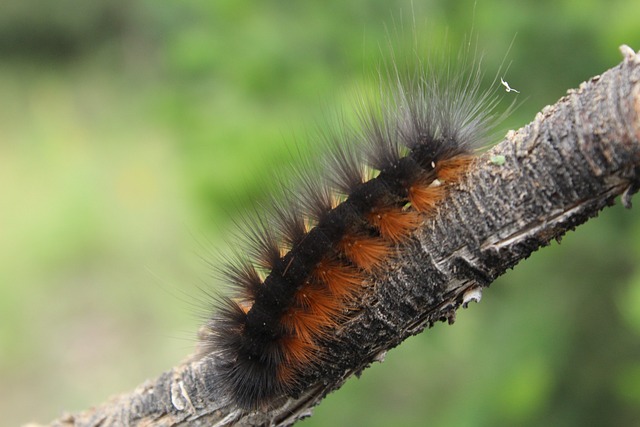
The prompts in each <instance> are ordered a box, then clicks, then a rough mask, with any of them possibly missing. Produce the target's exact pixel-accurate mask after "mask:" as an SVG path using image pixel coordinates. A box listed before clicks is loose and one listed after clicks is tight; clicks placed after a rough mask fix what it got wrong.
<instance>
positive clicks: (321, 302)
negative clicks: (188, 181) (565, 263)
mask: <svg viewBox="0 0 640 427" xmlns="http://www.w3.org/2000/svg"><path fill="white" fill-rule="evenodd" d="M465 54H466V55H468V56H470V58H471V59H470V60H467V58H466V57H464V55H465ZM461 55H462V56H461V57H459V58H457V60H454V61H453V63H451V62H450V61H447V60H443V59H442V58H436V59H439V60H436V61H429V60H425V61H421V60H416V61H415V64H414V65H415V66H414V70H413V71H412V72H408V73H405V72H403V71H400V66H399V65H398V62H397V59H396V58H395V57H394V59H393V61H394V62H393V63H392V65H391V66H389V67H386V68H382V70H383V71H380V72H379V75H380V79H381V83H380V93H379V96H377V102H376V103H374V104H371V103H367V102H366V101H364V100H365V99H367V98H366V97H362V98H360V100H361V101H362V104H363V107H360V108H359V109H358V111H357V118H356V122H357V124H356V125H355V126H354V125H349V124H346V123H345V121H344V120H341V121H340V123H341V126H339V127H338V128H337V129H332V130H326V129H325V130H323V131H321V132H320V134H321V137H320V141H321V143H322V144H324V145H323V146H324V147H325V150H326V153H325V155H324V156H323V157H322V158H317V159H316V158H314V159H306V161H304V162H303V163H302V165H301V166H300V168H299V169H298V170H297V171H296V173H294V181H295V182H296V185H295V186H292V188H293V189H290V187H288V186H287V185H286V183H284V180H282V179H281V178H278V177H276V180H277V182H278V183H279V187H282V188H281V191H280V193H279V195H276V196H273V198H272V199H271V200H270V201H268V202H266V203H265V202H263V203H264V204H265V205H266V209H265V212H264V213H263V212H255V214H253V215H251V216H242V217H241V219H240V220H237V221H236V224H237V225H238V227H239V228H240V229H241V233H240V236H239V239H238V240H239V241H240V242H241V245H240V247H239V248H235V249H234V255H233V256H232V257H230V258H229V259H227V260H226V262H225V266H223V267H222V268H220V270H219V272H220V274H219V276H220V277H221V278H222V279H223V280H224V281H225V282H226V283H228V284H230V285H231V287H232V289H233V292H232V296H231V297H219V298H217V299H216V302H215V304H216V306H217V311H216V313H214V314H213V315H212V316H211V318H210V320H209V321H208V322H207V324H206V325H205V326H204V328H203V332H202V334H201V340H202V343H201V349H202V351H201V354H203V355H204V356H206V357H211V358H213V359H214V360H215V364H216V369H217V371H216V372H217V373H216V374H215V375H216V376H215V378H214V379H213V380H212V381H211V386H212V387H217V388H219V389H221V390H222V392H223V394H224V395H225V396H227V398H228V399H229V403H230V404H233V405H236V406H237V407H239V408H241V409H244V410H246V411H252V410H258V409H261V408H264V407H267V406H268V405H269V403H270V402H271V401H272V400H273V399H276V398H279V397H282V396H294V395H296V394H297V393H299V392H300V391H301V390H302V389H304V387H308V386H311V385H313V384H307V383H305V382H304V381H307V380H303V378H315V379H316V380H317V378H318V376H315V375H303V374H309V373H310V372H315V371H316V370H319V372H324V371H323V370H322V367H323V364H324V363H325V361H326V356H327V353H326V348H327V346H328V345H329V344H330V343H331V342H332V341H333V340H336V339H337V338H336V336H335V334H334V332H335V331H336V330H338V329H339V328H340V327H341V325H343V324H344V322H346V321H347V320H348V319H349V316H350V315H351V314H352V313H353V312H354V310H357V309H358V304H361V303H362V301H363V300H365V299H366V298H364V297H365V296H366V295H367V293H368V292H370V284H371V283H373V282H374V280H373V279H374V278H375V276H376V275H377V274H378V273H379V272H380V271H381V270H382V269H384V268H385V266H386V265H387V264H388V263H389V261H391V260H393V259H395V258H396V257H398V256H399V255H401V254H402V247H403V245H404V244H406V243H407V242H408V241H409V240H410V239H411V238H412V235H413V234H414V233H415V232H416V231H417V230H418V229H420V228H421V227H425V224H426V223H427V221H425V219H426V218H428V217H429V216H431V215H434V214H435V212H436V211H437V209H438V204H439V203H440V202H441V201H442V200H443V199H444V198H445V197H446V195H447V192H448V191H450V189H451V188H452V187H453V186H455V185H456V183H457V182H458V181H459V180H460V178H461V177H462V176H463V175H464V174H465V173H466V171H467V170H468V168H469V167H470V164H471V162H472V161H473V159H474V154H475V153H474V152H475V151H476V150H477V149H478V148H479V147H481V146H483V145H486V143H487V136H488V135H489V133H490V131H491V130H492V129H493V126H494V119H495V113H494V112H495V109H496V107H497V103H498V98H497V97H496V96H495V89H490V90H483V89H482V88H481V85H480V83H481V80H482V72H481V69H480V62H481V61H480V60H479V59H478V56H477V55H476V54H475V53H472V52H469V51H468V50H464V49H463V51H462V53H461ZM403 65H406V64H403ZM276 175H277V172H276ZM339 375H341V374H339V373H336V376H339Z"/></svg>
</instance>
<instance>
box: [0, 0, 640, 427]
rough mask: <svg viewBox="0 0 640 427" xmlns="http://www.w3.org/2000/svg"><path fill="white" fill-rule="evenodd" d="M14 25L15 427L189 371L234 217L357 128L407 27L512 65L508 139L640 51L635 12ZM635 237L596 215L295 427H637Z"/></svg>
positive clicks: (425, 9)
mask: <svg viewBox="0 0 640 427" xmlns="http://www.w3.org/2000/svg"><path fill="white" fill-rule="evenodd" d="M0 9H1V12H2V13H0V94H1V96H0V414H2V420H1V421H0V424H2V425H16V424H20V423H26V422H28V421H39V422H47V421H49V420H50V419H52V418H54V417H56V416H59V415H60V414H61V413H62V411H75V410H81V409H86V408H87V407H89V406H91V405H95V404H98V403H101V402H102V401H104V400H106V398H107V397H108V396H110V395H112V394H115V393H118V392H123V391H126V390H129V389H131V388H133V387H135V386H136V385H138V384H139V383H141V382H142V381H143V380H145V379H146V378H150V377H154V376H157V375H158V374H159V373H161V372H162V371H163V370H166V369H168V368H170V367H171V366H172V365H174V364H176V363H177V362H179V361H180V360H181V359H182V358H183V357H184V356H186V355H187V354H189V353H190V352H191V350H192V348H193V345H194V339H195V338H194V337H195V334H196V330H197V328H198V324H199V322H200V319H199V316H200V315H201V314H202V312H203V310H206V307H205V306H203V304H202V303H200V302H198V299H200V298H201V296H202V293H201V292H200V291H199V288H201V287H207V286H209V285H210V284H211V283H212V280H211V279H210V277H209V273H210V267H209V266H207V262H209V261H211V260H212V259H213V258H212V257H213V254H214V253H215V252H216V251H217V248H219V247H224V246H225V244H224V240H225V237H228V236H229V233H228V230H229V229H230V227H231V226H232V220H233V217H234V212H236V211H237V210H238V209H243V208H246V207H247V206H248V205H249V203H251V202H252V201H254V202H255V201H256V200H260V199H261V198H262V197H264V188H265V185H266V184H265V183H268V182H269V180H270V178H271V177H272V175H273V172H274V169H275V168H278V169H279V168H280V167H281V166H283V167H284V168H285V169H287V168H288V165H289V163H290V162H291V160H290V159H291V151H297V150H300V151H305V150H307V149H311V150H313V149H314V148H315V147H313V146H311V147H309V144H311V145H312V143H313V138H312V137H311V135H313V129H314V126H316V125H317V123H321V122H322V120H323V118H325V117H326V116H327V111H331V110H338V111H341V112H342V111H349V108H350V107H352V106H353V105H354V100H353V94H354V93H357V92H358V90H361V89H362V88H363V87H366V85H367V84H369V83H370V79H369V78H370V77H371V76H372V75H373V74H375V72H376V69H377V67H378V66H379V64H380V61H381V60H382V58H383V57H384V56H385V53H386V52H387V49H386V45H387V44H388V40H389V39H391V40H394V37H395V36H394V35H395V34H396V33H403V32H404V33H405V34H404V35H406V31H412V30H411V28H412V27H413V21H415V23H416V26H417V27H418V30H419V31H422V30H424V31H425V33H426V34H429V35H430V36H431V38H432V42H434V43H435V44H437V43H438V42H439V40H441V39H444V38H445V36H444V34H447V36H446V38H447V39H448V40H450V41H451V43H452V45H454V46H455V45H457V44H459V43H461V41H462V40H464V38H465V36H468V35H469V34H470V32H471V31H473V33H474V34H476V35H477V37H478V45H479V48H480V50H481V51H483V53H484V59H483V66H484V69H485V71H486V73H487V75H493V74H495V73H496V72H497V70H498V69H499V67H500V64H501V63H502V62H503V60H504V59H505V57H506V60H507V63H509V64H510V65H509V67H508V71H507V74H506V77H507V78H506V79H507V80H508V81H509V83H510V84H511V85H512V86H513V87H515V88H517V89H519V90H520V91H521V92H522V95H521V99H522V100H523V101H522V104H521V106H520V107H519V108H518V110H517V111H516V112H515V113H514V114H512V115H511V116H510V117H509V119H508V121H507V122H506V123H505V124H504V125H503V130H504V131H506V130H507V129H508V128H514V127H519V126H522V125H524V124H525V123H527V122H528V121H529V120H530V119H531V118H532V117H533V115H534V114H535V113H536V112H537V111H539V110H540V109H541V108H542V107H543V106H544V105H546V104H551V103H553V102H555V101H556V100H557V99H558V98H559V97H560V96H562V95H563V94H564V92H565V91H566V90H567V89H568V88H572V87H576V86H577V85H578V84H579V83H580V82H581V81H583V80H585V79H587V78H589V77H591V76H593V75H595V74H598V73H600V72H602V71H604V70H606V69H607V68H609V67H611V66H613V65H615V64H617V63H618V62H619V60H620V58H621V57H620V54H619V53H618V50H617V47H618V46H619V45H620V44H622V43H626V44H629V45H631V46H632V47H634V48H635V49H640V27H638V24H637V17H638V16H640V3H638V2H637V1H635V0H613V1H609V2H597V1H584V0H582V1H575V0H560V1H558V0H556V1H547V0H545V1H533V0H529V1H511V2H508V1H500V0H485V1H482V0H477V1H456V2H454V1H446V0H442V1H439V0H433V1H418V0H413V1H409V0H404V1H403V0H394V1H389V0H385V1H382V0H378V1H365V0H357V1H349V2H347V1H335V0H329V1H324V2H289V1H275V0H272V1H265V2H257V1H239V0H234V1H230V0H220V1H205V0H186V1H181V2H168V1H149V0H133V1H132V0H129V1H126V0H116V1H106V0H101V1H93V2H84V1H80V0H60V1H56V2H48V1H46V0H8V1H5V2H4V4H3V5H2V7H1V8H0ZM409 38H410V37H409ZM509 46H511V48H509ZM398 48H399V47H398ZM507 51H508V53H507ZM345 114H347V113H345ZM639 237H640V220H638V214H637V212H636V211H635V210H631V211H624V210H623V209H621V208H620V207H619V206H617V207H614V208H612V209H609V210H607V211H605V212H604V213H603V214H602V215H601V216H600V217H599V218H597V219H594V220H593V221H590V222H589V223H588V224H586V225H584V226H582V227H580V228H579V229H578V230H577V232H575V233H571V234H569V235H568V236H566V237H565V239H564V240H563V241H562V244H561V245H557V244H554V245H552V246H551V247H549V248H546V249H544V250H542V251H540V252H539V253H536V254H534V256H532V257H531V259H529V260H527V261H526V262H524V263H522V265H520V266H518V267H517V268H516V269H515V270H514V271H513V272H510V273H509V274H507V275H505V276H504V277H503V278H501V279H500V280H499V281H497V282H496V283H495V284H494V285H492V287H491V288H490V289H489V290H488V291H486V292H485V298H484V299H483V301H482V302H481V303H480V304H478V305H474V306H472V307H471V308H470V309H469V310H466V311H463V312H461V313H459V316H458V321H457V322H456V324H455V326H453V327H447V326H444V325H438V326H436V327H435V328H434V329H432V330H429V331H427V332H426V333H423V334H421V335H419V336H417V337H414V338H411V339H409V340H408V341H407V342H406V343H404V344H403V345H402V346H400V347H399V348H398V349H394V350H392V351H391V352H390V353H389V354H388V356H387V360H386V361H385V363H383V364H376V365H375V366H373V367H371V368H370V369H368V370H367V371H365V372H364V374H363V376H362V378H361V379H359V380H355V379H354V380H351V381H349V382H348V383H347V384H346V385H345V387H344V388H343V389H341V390H339V391H338V392H336V393H333V394H332V395H330V396H329V397H328V398H327V399H326V401H325V402H324V403H323V404H322V405H320V406H319V407H318V408H317V409H316V410H315V411H314V412H315V415H314V416H313V417H312V418H311V419H309V420H307V421H304V422H303V423H302V425H307V426H311V425H318V426H321V425H345V426H346V425H367V426H389V425H394V426H418V425H420V426H422V425H430V426H492V427H493V426H513V425H518V426H539V425H553V426H583V425H607V426H612V425H620V426H622V425H624V426H626V425H634V422H635V423H637V421H638V420H639V419H640V314H639V313H640V270H638V269H637V268H636V265H637V261H638V260H639V259H640V244H638V242H639V241H640V239H639ZM205 305H206V304H205ZM194 313H195V315H194ZM5 423H6V424H5Z"/></svg>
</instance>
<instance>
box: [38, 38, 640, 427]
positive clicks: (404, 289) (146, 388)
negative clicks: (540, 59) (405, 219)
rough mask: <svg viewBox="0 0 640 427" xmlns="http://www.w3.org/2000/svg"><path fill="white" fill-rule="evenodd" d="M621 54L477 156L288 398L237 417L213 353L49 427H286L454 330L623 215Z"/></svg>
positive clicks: (631, 76) (632, 180) (625, 109)
mask: <svg viewBox="0 0 640 427" xmlns="http://www.w3.org/2000/svg"><path fill="white" fill-rule="evenodd" d="M621 52H622V53H623V55H624V60H623V61H622V63H621V64H619V65H618V66H616V67H615V68H613V69H611V70H609V71H607V72H605V73H604V74H602V75H601V76H596V77H593V78H592V79H590V80H589V81H587V82H584V83H582V84H581V85H580V87H579V88H578V89H575V90H570V91H569V92H568V94H567V95H566V96H565V97H563V98H562V99H560V100H559V101H558V102H557V103H556V104H555V105H553V106H548V107H545V108H544V109H543V111H542V112H540V113H538V115H537V116H536V118H535V120H534V121H533V122H531V123H530V124H528V125H527V126H525V127H523V128H521V129H519V130H518V131H511V132H509V133H508V134H507V136H506V138H505V139H504V140H503V141H502V142H501V143H499V144H498V145H496V146H495V147H494V148H493V149H491V150H490V151H488V152H487V153H485V154H483V155H482V156H480V157H479V158H478V160H477V161H476V162H475V163H474V164H473V166H472V167H471V170H470V171H469V173H468V174H467V175H466V177H465V178H464V179H463V180H462V181H461V182H460V184H459V185H458V186H457V188H456V189H455V190H454V191H452V192H451V194H450V195H449V196H448V197H447V199H446V200H445V201H444V203H443V204H442V205H441V206H440V209H439V210H438V213H437V214H436V215H434V216H433V217H430V218H428V219H427V220H426V221H425V223H424V225H423V227H421V229H420V230H418V231H417V232H416V233H415V235H414V236H413V238H412V239H411V240H410V241H408V242H407V243H406V245H405V246H404V247H403V248H402V251H401V256H398V257H396V258H395V259H393V260H391V261H390V262H388V263H387V265H386V266H385V269H384V270H383V272H382V273H381V274H379V276H378V277H376V279H375V281H374V282H373V283H371V284H370V286H371V289H372V292H371V293H370V294H369V295H368V296H367V298H366V300H364V301H362V305H361V308H360V309H359V310H358V311H354V312H353V313H352V316H351V318H350V320H349V322H348V323H347V324H345V325H344V327H343V328H341V329H340V330H339V331H336V333H337V334H338V337H339V339H338V340H337V342H336V343H334V344H333V345H332V346H331V347H330V348H329V356H328V357H327V360H329V361H330V363H327V364H325V365H324V366H323V367H322V369H321V370H316V371H310V372H306V373H304V375H303V381H302V384H304V387H301V389H300V390H298V392H299V396H298V397H296V398H295V399H291V398H290V399H284V398H283V399H281V400H280V401H276V402H273V404H272V405H271V407H270V408H268V409H265V410H264V411H260V412H257V413H252V414H244V413H242V412H241V411H240V410H238V408H235V407H233V406H231V405H228V404H226V403H225V399H224V396H221V395H220V392H219V391H217V390H216V388H215V384H212V383H211V381H208V379H209V378H211V377H212V373H213V372H214V371H215V369H216V364H215V355H214V356H213V357H210V358H207V359H203V360H200V361H185V362H183V363H182V364H180V365H179V366H177V367H175V368H174V369H172V370H170V371H168V372H165V373H163V374H162V375H160V376H159V377H158V378H156V379H153V380H149V381H147V382H145V383H144V384H142V385H141V386H139V387H138V388H137V389H136V390H134V391H133V392H131V393H128V394H122V395H120V396H116V397H114V398H112V400H111V401H109V402H107V403H105V404H103V405H102V406H99V407H96V408H92V409H89V410H87V411H85V412H82V413H77V414H66V415H64V416H63V417H61V418H59V419H58V420H55V421H53V422H52V423H51V424H50V425H51V426H98V425H100V426H103V427H105V426H123V425H154V426H169V425H171V426H205V425H206V426H226V425H239V426H257V425H274V426H276V425H290V424H293V423H294V422H295V421H297V420H298V419H300V418H303V417H305V416H309V415H310V414H311V408H313V407H314V406H315V405H317V404H318V403H319V402H320V400H321V399H322V398H323V397H324V396H325V395H326V394H327V393H329V392H331V391H333V390H335V389H337V388H339V387H340V386H341V385H342V384H343V383H344V381H346V380H347V379H348V378H349V377H350V376H352V375H354V374H358V373H360V372H361V371H362V370H363V369H365V368H366V367H367V366H368V365H369V364H371V363H372V362H374V361H377V360H381V359H382V358H383V357H384V354H385V352H386V351H387V350H389V349H390V348H393V347H395V346H397V345H398V344H400V343H401V342H402V341H403V340H404V339H406V338H407V337H409V336H411V335H414V334H417V333H419V332H421V331H422V330H423V329H425V328H426V327H430V326H432V325H433V324H434V323H435V322H438V321H449V322H453V321H454V319H455V311H456V309H458V308H459V307H460V306H461V305H462V304H463V303H466V302H467V301H468V300H472V299H475V298H477V297H478V290H479V289H481V288H482V287H485V286H488V285H489V284H490V283H491V282H492V281H493V280H494V279H495V278H496V277H498V276H499V275H501V274H503V273H504V272H505V271H506V270H507V269H509V268H511V267H513V266H514V265H516V264H517V263H518V262H519V261H520V260H522V259H525V258H527V257H528V256H529V255H530V254H531V253H532V252H533V251H535V250H537V249H538V248H540V247H542V246H545V245H547V244H548V243H549V242H550V241H551V240H553V239H556V238H559V237H560V236H562V235H563V234H564V233H566V232H567V231H568V230H572V229H573V228H574V227H576V226H577V225H579V224H582V223H583V222H585V221H587V220H588V219H589V218H591V217H593V216H595V215H597V214H598V212H599V211H600V210H601V209H603V208H604V207H606V206H608V205H611V204H613V203H614V199H615V198H616V197H617V196H618V195H622V201H623V204H625V206H627V207H629V206H630V204H631V203H630V197H631V195H632V194H633V193H635V192H636V190H637V189H638V186H639V185H640V55H639V54H635V53H634V52H633V51H632V50H631V49H630V48H628V47H626V46H623V47H621Z"/></svg>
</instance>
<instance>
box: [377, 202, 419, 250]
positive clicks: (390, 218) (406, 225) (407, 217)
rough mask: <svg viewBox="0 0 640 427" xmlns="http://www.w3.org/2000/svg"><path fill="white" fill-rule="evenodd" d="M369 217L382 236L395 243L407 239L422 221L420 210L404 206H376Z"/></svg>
mask: <svg viewBox="0 0 640 427" xmlns="http://www.w3.org/2000/svg"><path fill="white" fill-rule="evenodd" d="M367 217H368V218H369V222H370V223H371V224H372V225H373V226H374V227H376V228H377V229H378V230H379V231H380V234H381V235H382V237H384V238H385V239H388V240H390V241H392V242H394V243H398V242H401V241H402V240H404V239H406V238H407V237H408V236H409V235H410V234H411V233H412V232H413V231H414V230H415V229H416V227H417V226H418V224H419V222H420V216H419V215H418V212H416V211H414V210H404V209H402V208H388V207H386V208H382V209H380V208H374V209H372V210H371V212H370V213H369V215H368V216H367Z"/></svg>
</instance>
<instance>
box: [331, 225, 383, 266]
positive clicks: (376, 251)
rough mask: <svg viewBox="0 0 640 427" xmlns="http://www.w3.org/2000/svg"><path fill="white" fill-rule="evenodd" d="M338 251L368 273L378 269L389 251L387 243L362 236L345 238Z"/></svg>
mask: <svg viewBox="0 0 640 427" xmlns="http://www.w3.org/2000/svg"><path fill="white" fill-rule="evenodd" d="M340 249H341V251H342V253H344V255H345V256H346V257H347V258H348V259H349V260H350V261H351V262H353V264H354V265H356V266H357V267H359V268H361V269H363V270H366V271H369V272H370V271H373V270H374V269H375V268H376V267H378V266H379V265H380V264H381V263H382V262H383V261H384V260H385V259H386V258H387V256H388V255H389V252H390V251H391V247H390V245H389V243H387V242H386V241H384V240H383V239H381V238H379V237H370V236H367V235H364V234H353V235H347V236H345V237H344V238H343V239H342V241H341V242H340Z"/></svg>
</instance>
